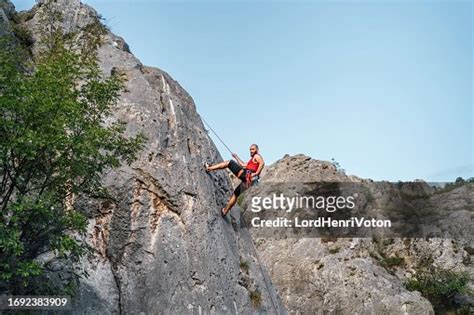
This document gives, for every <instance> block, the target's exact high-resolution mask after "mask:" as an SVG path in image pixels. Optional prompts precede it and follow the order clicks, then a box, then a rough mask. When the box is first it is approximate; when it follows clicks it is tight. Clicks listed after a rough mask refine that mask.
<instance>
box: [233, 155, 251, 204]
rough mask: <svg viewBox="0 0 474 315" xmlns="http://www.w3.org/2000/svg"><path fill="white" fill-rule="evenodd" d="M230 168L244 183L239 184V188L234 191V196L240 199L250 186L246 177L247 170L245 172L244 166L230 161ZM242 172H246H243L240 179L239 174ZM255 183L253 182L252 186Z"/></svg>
mask: <svg viewBox="0 0 474 315" xmlns="http://www.w3.org/2000/svg"><path fill="white" fill-rule="evenodd" d="M228 168H229V169H230V171H231V172H232V173H233V174H234V175H235V176H236V177H237V178H238V179H240V180H241V181H242V182H241V183H240V184H239V186H237V188H235V190H234V194H235V195H236V196H237V197H238V196H240V194H241V193H243V192H244V191H245V190H246V189H247V188H248V185H247V183H246V181H247V179H246V177H245V175H246V172H247V170H245V169H244V168H243V167H242V166H240V165H239V164H238V163H237V162H235V161H234V160H230V162H229V166H228ZM240 170H244V171H243V172H242V174H241V175H240V177H239V176H238V174H239V172H240ZM254 183H255V182H252V185H253V184H254Z"/></svg>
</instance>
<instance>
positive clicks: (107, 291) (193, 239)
mask: <svg viewBox="0 0 474 315" xmlns="http://www.w3.org/2000/svg"><path fill="white" fill-rule="evenodd" d="M0 3H2V6H1V7H2V11H1V17H2V19H3V20H6V19H7V14H12V13H13V8H12V6H11V3H10V2H8V1H5V0H2V1H0ZM54 6H55V9H57V10H58V11H60V12H61V13H62V15H63V18H64V22H63V28H64V30H65V31H66V32H69V31H76V30H80V29H81V28H82V27H84V26H86V25H87V24H88V23H90V22H92V21H93V20H96V19H97V18H98V14H97V12H96V11H95V10H94V9H92V8H91V7H89V6H87V5H84V4H82V3H81V2H80V1H79V0H57V1H54ZM42 14H45V13H44V4H43V1H39V2H38V4H36V5H35V6H34V7H33V8H32V9H31V10H30V11H29V12H23V13H22V14H21V15H19V16H17V20H18V23H21V25H22V26H23V27H26V28H27V29H28V30H30V31H31V32H32V34H33V42H35V41H36V40H37V38H36V37H37V36H36V35H35V30H36V29H37V26H38V23H40V17H41V15H42ZM5 25H6V24H5ZM103 39H104V44H103V45H102V46H101V47H100V49H99V58H100V66H101V69H102V71H103V72H104V74H105V75H110V73H112V72H113V71H121V72H123V73H124V74H125V76H126V79H127V81H126V88H125V90H124V92H123V93H122V95H121V98H120V101H119V103H118V104H117V105H116V106H115V107H114V109H113V114H112V117H110V121H113V120H116V119H121V120H123V121H125V122H126V123H127V131H126V132H127V134H128V135H130V136H132V135H136V134H137V133H138V132H141V133H143V134H144V135H145V136H146V137H147V138H148V142H147V144H146V146H145V149H144V150H143V151H142V152H141V154H140V156H139V158H138V160H137V161H136V162H134V163H133V164H132V165H131V166H130V167H128V166H123V167H121V168H120V169H117V170H114V171H113V172H110V173H108V174H104V177H103V181H104V184H105V186H106V187H107V188H108V189H109V190H110V192H111V193H112V196H113V200H95V199H87V200H84V199H77V200H76V201H75V205H76V207H78V208H80V209H81V210H82V211H84V212H85V213H87V216H88V218H89V225H88V234H87V235H88V239H87V241H88V243H89V244H90V245H92V246H93V247H94V249H95V250H96V252H95V254H94V255H92V256H90V257H87V258H85V259H84V260H83V262H82V264H81V266H80V267H81V268H82V269H84V270H86V271H87V273H88V274H89V275H90V276H89V277H88V278H86V279H84V280H83V281H82V283H81V286H80V288H79V292H78V296H77V298H76V300H75V301H74V312H75V313H78V314H79V313H80V314H184V313H196V314H241V313H270V314H275V313H285V311H284V310H283V309H280V308H281V306H280V303H279V299H278V297H277V296H276V293H275V290H274V289H273V288H272V286H271V283H270V282H269V281H268V279H266V280H267V281H265V279H264V278H263V277H264V274H263V273H262V269H261V268H260V267H259V266H258V265H257V261H256V259H255V253H254V252H253V251H252V247H251V246H252V240H251V239H250V238H249V234H248V231H246V230H244V229H241V228H240V227H239V226H238V224H235V220H237V221H238V213H235V214H234V216H237V217H236V218H233V220H234V222H231V219H232V218H227V220H223V219H222V218H221V217H220V212H219V210H220V209H221V208H222V207H223V206H224V204H225V201H226V199H227V198H228V196H229V193H230V191H229V188H230V181H229V178H228V176H227V174H226V173H225V172H221V173H215V174H212V175H208V174H207V173H205V172H204V169H203V166H202V165H203V162H204V161H205V160H209V161H219V160H221V157H220V155H219V153H218V151H217V149H216V147H215V145H214V144H213V142H212V141H211V139H210V138H209V136H208V134H207V131H206V130H205V128H204V126H203V124H202V121H201V119H200V116H199V115H198V113H197V112H196V106H195V104H194V102H193V100H192V98H191V96H190V95H189V94H188V93H187V92H186V91H185V90H184V89H183V88H182V87H181V86H180V85H179V84H178V83H177V82H176V81H174V80H173V79H172V78H171V77H170V76H169V75H168V74H167V73H166V72H164V71H162V70H160V69H157V68H152V67H148V66H145V65H143V64H142V63H141V62H140V61H139V60H138V59H137V58H136V57H135V56H134V55H133V54H132V53H131V52H130V49H129V48H128V45H127V44H126V42H125V41H124V40H123V39H122V38H120V37H118V36H116V35H114V34H113V33H111V32H108V33H107V34H106V35H105V36H104V38H103ZM35 48H36V46H35V44H33V46H32V51H33V52H34V51H35Z"/></svg>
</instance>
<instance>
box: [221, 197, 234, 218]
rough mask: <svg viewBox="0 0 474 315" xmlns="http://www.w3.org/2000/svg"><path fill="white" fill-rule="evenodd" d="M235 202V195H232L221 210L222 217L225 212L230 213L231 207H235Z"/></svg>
mask: <svg viewBox="0 0 474 315" xmlns="http://www.w3.org/2000/svg"><path fill="white" fill-rule="evenodd" d="M236 202H237V196H236V195H235V194H232V197H230V199H229V201H228V202H227V205H226V206H225V207H224V208H222V215H226V214H227V212H229V211H230V209H232V207H233V206H234V205H235V203H236Z"/></svg>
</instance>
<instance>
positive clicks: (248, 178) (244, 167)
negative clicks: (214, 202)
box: [205, 144, 265, 217]
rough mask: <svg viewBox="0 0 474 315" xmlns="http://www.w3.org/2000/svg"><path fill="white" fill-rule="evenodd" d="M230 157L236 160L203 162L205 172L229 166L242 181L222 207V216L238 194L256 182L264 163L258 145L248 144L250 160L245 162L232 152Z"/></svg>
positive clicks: (231, 205)
mask: <svg viewBox="0 0 474 315" xmlns="http://www.w3.org/2000/svg"><path fill="white" fill-rule="evenodd" d="M232 157H233V158H234V159H235V160H236V161H237V162H236V161H234V160H230V161H224V162H221V163H218V164H215V165H209V164H207V163H206V164H205V167H206V172H211V171H215V170H219V169H224V168H229V169H230V171H231V172H232V173H233V174H234V175H235V176H237V178H238V179H240V180H241V181H242V182H241V183H240V184H239V186H237V188H236V189H235V190H234V193H233V194H232V197H230V199H229V202H228V203H227V205H226V206H225V207H224V208H222V210H221V214H222V216H223V217H225V216H226V215H227V213H228V212H229V210H230V209H232V207H233V206H234V205H235V203H236V202H237V198H238V197H239V195H240V194H241V193H242V192H243V191H244V190H246V189H247V188H249V187H250V186H251V185H252V184H253V183H255V182H257V181H258V179H259V176H260V173H261V172H262V170H263V167H264V165H265V163H264V162H263V158H262V156H261V155H260V154H259V153H258V145H256V144H252V145H251V146H250V160H249V161H248V162H247V163H245V162H243V161H242V160H241V159H240V158H239V157H238V156H237V154H235V153H232Z"/></svg>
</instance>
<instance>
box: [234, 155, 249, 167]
mask: <svg viewBox="0 0 474 315" xmlns="http://www.w3.org/2000/svg"><path fill="white" fill-rule="evenodd" d="M232 157H233V158H234V159H235V160H236V161H237V163H239V164H240V166H242V167H246V166H247V163H245V162H244V161H242V160H241V159H240V158H239V156H238V155H237V154H235V153H232Z"/></svg>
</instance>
